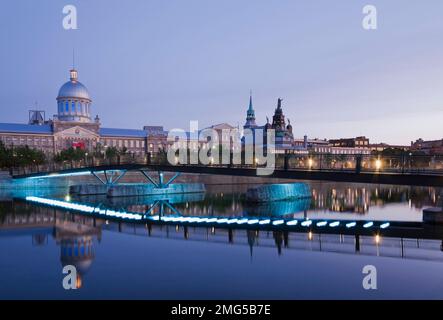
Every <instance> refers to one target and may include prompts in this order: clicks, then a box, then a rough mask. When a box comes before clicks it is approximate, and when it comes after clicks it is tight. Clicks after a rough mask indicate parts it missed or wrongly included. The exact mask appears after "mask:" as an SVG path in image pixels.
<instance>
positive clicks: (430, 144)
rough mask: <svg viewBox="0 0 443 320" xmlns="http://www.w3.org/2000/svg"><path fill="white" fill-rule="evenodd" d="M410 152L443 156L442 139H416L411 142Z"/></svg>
mask: <svg viewBox="0 0 443 320" xmlns="http://www.w3.org/2000/svg"><path fill="white" fill-rule="evenodd" d="M410 150H411V151H418V152H423V153H425V154H427V155H443V139H440V140H427V141H426V140H423V139H418V140H416V141H415V142H414V141H413V142H411V148H410Z"/></svg>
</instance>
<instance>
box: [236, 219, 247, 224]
mask: <svg viewBox="0 0 443 320" xmlns="http://www.w3.org/2000/svg"><path fill="white" fill-rule="evenodd" d="M247 222H248V219H240V220H238V221H237V224H245V223H247Z"/></svg>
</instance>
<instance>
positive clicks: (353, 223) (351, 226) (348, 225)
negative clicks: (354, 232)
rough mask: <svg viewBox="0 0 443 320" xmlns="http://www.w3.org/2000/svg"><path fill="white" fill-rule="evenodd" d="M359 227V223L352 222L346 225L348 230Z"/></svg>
mask: <svg viewBox="0 0 443 320" xmlns="http://www.w3.org/2000/svg"><path fill="white" fill-rule="evenodd" d="M356 225H357V222H350V223H347V224H346V228H348V229H349V228H354V227H355V226H356Z"/></svg>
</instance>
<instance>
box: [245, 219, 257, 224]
mask: <svg viewBox="0 0 443 320" xmlns="http://www.w3.org/2000/svg"><path fill="white" fill-rule="evenodd" d="M259 222H260V220H258V219H252V220H249V221H248V224H257V223H259Z"/></svg>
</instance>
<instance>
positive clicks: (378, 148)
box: [369, 143, 411, 152]
mask: <svg viewBox="0 0 443 320" xmlns="http://www.w3.org/2000/svg"><path fill="white" fill-rule="evenodd" d="M369 149H371V151H375V152H382V151H385V150H387V149H398V150H403V151H409V150H410V149H411V147H410V146H404V145H394V144H388V143H372V144H370V145H369Z"/></svg>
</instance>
